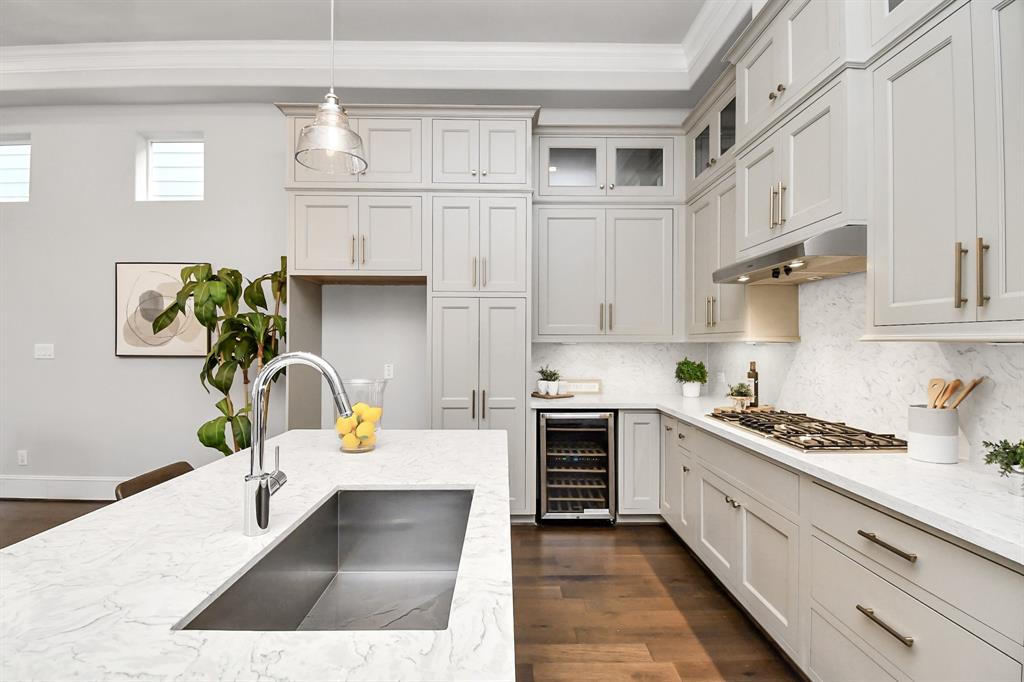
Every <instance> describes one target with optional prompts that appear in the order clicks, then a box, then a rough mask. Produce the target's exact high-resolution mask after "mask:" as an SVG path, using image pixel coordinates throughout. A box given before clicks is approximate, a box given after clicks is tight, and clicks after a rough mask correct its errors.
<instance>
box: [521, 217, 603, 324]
mask: <svg viewBox="0 0 1024 682" xmlns="http://www.w3.org/2000/svg"><path fill="white" fill-rule="evenodd" d="M536 262H537V265H536V272H537V300H536V306H537V313H538V329H537V332H538V334H541V335H543V334H547V335H570V336H577V335H596V334H603V333H604V328H605V305H604V294H605V212H604V211H603V210H602V209H582V208H541V209H540V210H539V211H538V222H537V261H536Z"/></svg>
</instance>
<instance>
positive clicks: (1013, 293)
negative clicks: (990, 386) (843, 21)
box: [971, 0, 1024, 320]
mask: <svg viewBox="0 0 1024 682" xmlns="http://www.w3.org/2000/svg"><path fill="white" fill-rule="evenodd" d="M971 11H972V12H973V13H974V17H973V21H972V22H971V25H972V26H973V27H974V74H975V77H974V87H975V91H974V95H975V98H976V105H975V113H976V116H977V117H978V120H977V122H976V125H977V148H976V149H977V169H978V182H977V188H978V236H979V237H981V238H982V239H984V240H985V244H987V245H989V250H988V252H987V253H984V252H983V254H982V257H983V259H984V264H983V265H984V267H983V270H982V274H983V276H984V283H983V288H984V294H985V295H986V296H989V297H990V298H989V300H988V301H987V302H985V305H984V306H982V307H980V308H979V309H978V319H979V320H1021V319H1024V266H1022V265H1021V256H1022V254H1024V192H1022V191H1021V188H1022V187H1024V77H1022V76H1021V74H1022V73H1024V0H975V2H973V3H971ZM975 248H976V247H975ZM971 288H972V289H973V288H976V285H975V287H971ZM974 299H975V302H977V300H978V292H977V291H975V292H974Z"/></svg>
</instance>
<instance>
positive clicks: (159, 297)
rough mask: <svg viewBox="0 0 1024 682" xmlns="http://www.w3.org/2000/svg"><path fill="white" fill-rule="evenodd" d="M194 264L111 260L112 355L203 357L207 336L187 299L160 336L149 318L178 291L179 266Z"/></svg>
mask: <svg viewBox="0 0 1024 682" xmlns="http://www.w3.org/2000/svg"><path fill="white" fill-rule="evenodd" d="M193 264H194V263H178V262H162V261H118V262H116V263H114V355H115V356H116V357H148V358H202V357H206V355H207V354H208V353H209V352H210V334H209V332H208V330H207V329H206V328H205V327H204V326H203V325H201V324H200V323H199V320H198V319H196V317H195V313H194V312H193V311H192V307H191V306H192V302H191V301H189V304H188V308H187V312H186V315H185V316H184V317H182V316H180V315H179V316H178V317H177V318H175V320H174V322H172V323H171V325H170V326H169V327H168V328H167V329H165V330H163V331H162V332H161V333H159V334H153V331H152V327H151V325H152V322H153V320H154V319H156V316H157V315H159V314H160V313H161V312H162V311H163V310H164V309H165V308H166V307H167V306H168V305H169V304H170V303H171V301H173V300H174V297H175V295H176V294H177V292H178V291H179V290H180V289H181V269H182V268H183V267H186V266H189V265H193Z"/></svg>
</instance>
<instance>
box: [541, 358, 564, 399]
mask: <svg viewBox="0 0 1024 682" xmlns="http://www.w3.org/2000/svg"><path fill="white" fill-rule="evenodd" d="M537 373H538V374H540V380H539V381H538V382H537V392H538V393H546V394H547V395H558V380H559V378H561V376H562V375H561V374H559V373H558V370H557V369H551V368H550V367H548V366H547V365H544V366H543V367H541V368H540V369H539V370H537Z"/></svg>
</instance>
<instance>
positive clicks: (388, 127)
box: [359, 118, 423, 183]
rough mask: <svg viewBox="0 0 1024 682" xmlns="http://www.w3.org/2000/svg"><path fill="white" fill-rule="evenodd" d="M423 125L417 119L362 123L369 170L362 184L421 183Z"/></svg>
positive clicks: (366, 121)
mask: <svg viewBox="0 0 1024 682" xmlns="http://www.w3.org/2000/svg"><path fill="white" fill-rule="evenodd" d="M422 127H423V123H422V121H420V119H418V118H409V119H404V118H363V119H359V136H360V137H362V138H363V148H364V149H365V150H366V161H367V164H368V166H367V168H366V170H365V171H363V173H362V175H360V176H359V181H360V182H406V183H417V182H420V180H421V179H422V174H423V168H422V155H423V142H422V139H421V136H422Z"/></svg>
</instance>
